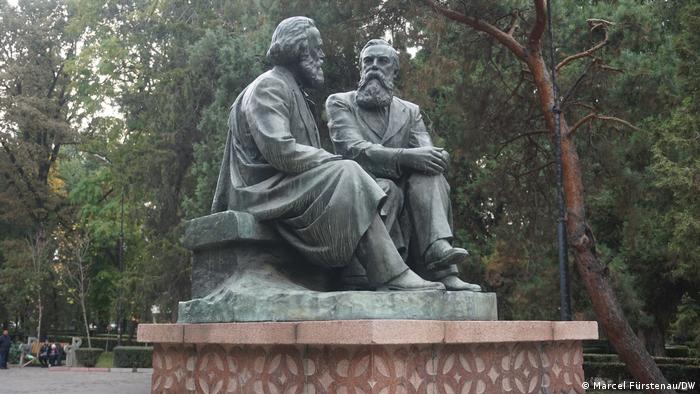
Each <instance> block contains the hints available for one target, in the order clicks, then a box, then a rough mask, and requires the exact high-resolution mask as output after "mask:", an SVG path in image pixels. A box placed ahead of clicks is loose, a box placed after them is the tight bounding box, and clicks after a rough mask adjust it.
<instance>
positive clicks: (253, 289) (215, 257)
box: [178, 211, 498, 323]
mask: <svg viewBox="0 0 700 394" xmlns="http://www.w3.org/2000/svg"><path fill="white" fill-rule="evenodd" d="M184 245H185V246H186V247H187V248H188V249H190V250H192V296H193V299H192V300H189V301H183V302H180V305H179V313H178V321H179V322H180V323H225V322H257V321H307V320H357V319H416V320H418V319H421V320H432V319H441V320H496V319H497V318H498V313H497V302H496V294H495V293H473V292H468V291H460V292H449V291H448V292H444V291H420V292H397V291H393V292H372V291H335V290H338V289H339V288H338V286H337V284H335V283H334V279H336V277H337V275H335V274H337V272H334V271H332V270H329V269H324V268H321V267H318V266H314V265H313V264H311V263H309V262H308V261H305V260H304V259H303V258H302V257H301V256H300V255H299V254H298V253H297V252H296V251H295V250H293V249H292V248H291V247H290V246H289V245H287V244H286V243H285V242H284V241H283V240H281V239H280V238H279V236H278V235H277V234H276V233H275V231H274V230H273V229H272V228H271V227H269V226H268V225H266V224H264V223H260V222H257V221H256V220H255V218H253V216H251V215H250V214H247V213H244V212H236V211H226V212H219V213H215V214H212V215H208V216H203V217H200V218H197V219H194V220H190V221H189V222H187V224H186V226H185V238H184Z"/></svg>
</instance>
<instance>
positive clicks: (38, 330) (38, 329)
mask: <svg viewBox="0 0 700 394" xmlns="http://www.w3.org/2000/svg"><path fill="white" fill-rule="evenodd" d="M38 300H39V322H38V323H37V325H36V338H37V340H39V341H41V320H42V319H43V317H44V305H43V304H42V299H41V288H39V297H38Z"/></svg>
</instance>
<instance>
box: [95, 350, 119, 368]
mask: <svg viewBox="0 0 700 394" xmlns="http://www.w3.org/2000/svg"><path fill="white" fill-rule="evenodd" d="M113 362H114V353H112V352H102V354H100V358H98V359H97V365H95V368H112V366H113Z"/></svg>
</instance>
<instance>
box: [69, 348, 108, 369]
mask: <svg viewBox="0 0 700 394" xmlns="http://www.w3.org/2000/svg"><path fill="white" fill-rule="evenodd" d="M103 351H104V350H103V349H100V348H94V347H93V348H80V349H76V351H75V357H76V358H77V359H78V363H79V364H80V365H82V366H84V367H94V366H95V365H96V364H97V359H98V358H100V354H102V352H103Z"/></svg>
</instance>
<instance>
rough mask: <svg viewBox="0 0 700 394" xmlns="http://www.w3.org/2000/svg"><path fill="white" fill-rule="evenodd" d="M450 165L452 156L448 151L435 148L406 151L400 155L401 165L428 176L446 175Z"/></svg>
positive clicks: (425, 147) (428, 147) (427, 147)
mask: <svg viewBox="0 0 700 394" xmlns="http://www.w3.org/2000/svg"><path fill="white" fill-rule="evenodd" d="M449 163H450V154H449V153H447V151H446V150H444V149H442V148H436V147H434V146H424V147H421V148H409V149H404V150H403V151H402V152H401V154H400V155H399V165H401V166H402V167H408V168H412V169H414V170H416V171H419V172H422V173H425V174H428V175H439V174H442V173H444V172H445V171H447V169H448V167H449Z"/></svg>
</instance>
